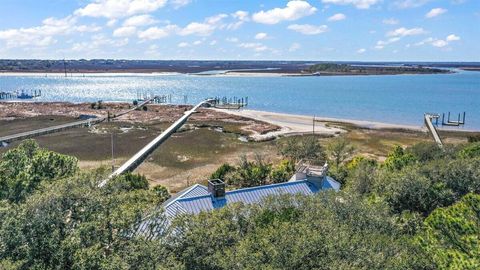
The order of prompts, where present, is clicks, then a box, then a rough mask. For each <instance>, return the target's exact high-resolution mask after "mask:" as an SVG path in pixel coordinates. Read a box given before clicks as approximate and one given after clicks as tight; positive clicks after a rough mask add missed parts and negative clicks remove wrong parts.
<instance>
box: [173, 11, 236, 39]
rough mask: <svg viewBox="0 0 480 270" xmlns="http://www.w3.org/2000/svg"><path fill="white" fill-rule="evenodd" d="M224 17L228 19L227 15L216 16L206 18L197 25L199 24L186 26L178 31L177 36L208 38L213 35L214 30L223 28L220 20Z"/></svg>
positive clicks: (193, 23) (194, 23)
mask: <svg viewBox="0 0 480 270" xmlns="http://www.w3.org/2000/svg"><path fill="white" fill-rule="evenodd" d="M226 17H228V15H227V14H218V15H215V16H211V17H208V18H206V19H205V20H204V22H203V23H199V22H192V23H189V24H188V25H187V26H185V27H184V28H182V29H180V31H179V32H178V34H179V35H181V36H188V35H197V36H209V35H211V34H212V33H213V31H215V29H217V28H222V27H224V25H223V24H222V20H223V19H224V18H226Z"/></svg>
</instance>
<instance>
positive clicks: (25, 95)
mask: <svg viewBox="0 0 480 270" xmlns="http://www.w3.org/2000/svg"><path fill="white" fill-rule="evenodd" d="M41 96H42V90H30V91H26V90H22V91H20V92H19V91H15V92H0V100H9V99H33V98H37V97H41Z"/></svg>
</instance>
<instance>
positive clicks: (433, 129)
mask: <svg viewBox="0 0 480 270" xmlns="http://www.w3.org/2000/svg"><path fill="white" fill-rule="evenodd" d="M424 118H425V125H426V126H427V129H428V131H430V134H432V136H433V139H434V140H435V142H436V143H437V145H438V146H439V147H440V148H442V149H443V142H442V139H441V138H440V135H438V130H437V128H436V127H435V126H434V125H433V119H435V120H436V121H438V118H440V115H438V114H431V113H426V114H425V115H424Z"/></svg>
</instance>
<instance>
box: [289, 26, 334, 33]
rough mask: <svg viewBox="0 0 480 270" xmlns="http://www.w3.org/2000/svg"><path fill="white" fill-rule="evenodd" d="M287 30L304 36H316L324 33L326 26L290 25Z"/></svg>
mask: <svg viewBox="0 0 480 270" xmlns="http://www.w3.org/2000/svg"><path fill="white" fill-rule="evenodd" d="M287 28H288V29H290V30H293V31H296V32H299V33H301V34H304V35H318V34H321V33H325V32H326V31H327V30H328V26H326V25H311V24H291V25H289V26H288V27H287Z"/></svg>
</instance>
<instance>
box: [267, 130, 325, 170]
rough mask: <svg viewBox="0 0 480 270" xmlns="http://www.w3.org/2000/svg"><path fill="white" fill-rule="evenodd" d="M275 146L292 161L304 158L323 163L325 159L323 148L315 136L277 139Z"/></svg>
mask: <svg viewBox="0 0 480 270" xmlns="http://www.w3.org/2000/svg"><path fill="white" fill-rule="evenodd" d="M277 148H278V149H279V153H280V154H281V155H282V156H284V157H286V158H289V159H291V160H292V161H293V162H298V161H300V160H302V159H305V160H310V161H312V162H314V163H315V164H321V165H323V163H324V162H325V159H326V155H325V150H324V149H323V147H322V145H321V144H320V143H319V141H318V139H317V137H315V136H302V137H289V138H287V139H286V140H284V141H279V142H278V144H277Z"/></svg>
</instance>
